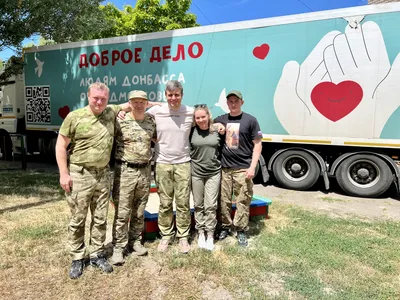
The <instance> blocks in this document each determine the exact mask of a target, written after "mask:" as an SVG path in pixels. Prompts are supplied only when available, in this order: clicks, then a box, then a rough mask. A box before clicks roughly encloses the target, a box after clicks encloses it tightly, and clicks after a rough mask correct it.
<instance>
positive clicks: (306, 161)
mask: <svg viewBox="0 0 400 300" xmlns="http://www.w3.org/2000/svg"><path fill="white" fill-rule="evenodd" d="M272 169H273V171H274V175H275V178H276V180H277V181H278V182H279V183H280V184H281V185H282V186H283V187H285V188H289V189H294V190H299V191H301V190H307V189H309V188H311V187H312V186H313V185H314V184H315V183H316V182H317V180H318V177H319V174H320V167H319V165H318V162H317V161H316V160H315V159H314V157H312V156H311V155H310V154H308V153H307V152H305V151H299V150H288V151H285V152H283V153H282V154H280V155H279V156H278V157H277V158H276V160H275V162H274V164H273V166H272Z"/></svg>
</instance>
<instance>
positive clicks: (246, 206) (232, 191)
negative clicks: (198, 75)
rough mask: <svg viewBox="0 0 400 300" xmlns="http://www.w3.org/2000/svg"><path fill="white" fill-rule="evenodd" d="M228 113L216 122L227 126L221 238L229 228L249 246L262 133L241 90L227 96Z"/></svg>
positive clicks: (224, 152) (222, 182)
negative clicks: (232, 216)
mask: <svg viewBox="0 0 400 300" xmlns="http://www.w3.org/2000/svg"><path fill="white" fill-rule="evenodd" d="M226 103H227V105H228V108H229V113H228V114H224V115H222V116H219V117H217V118H216V119H215V120H214V121H215V122H218V123H222V124H224V125H225V127H226V131H225V143H224V147H223V148H222V157H221V165H222V174H221V175H222V176H221V197H220V206H221V227H222V230H221V232H220V235H219V239H220V240H223V239H225V238H226V237H227V236H228V234H229V232H230V230H233V231H236V232H237V240H238V245H239V246H243V247H246V246H247V245H248V241H247V237H246V231H247V230H248V224H249V211H250V203H251V199H252V198H253V178H254V176H255V175H256V168H257V164H258V159H259V158H260V155H261V150H262V144H261V139H262V133H261V130H260V125H259V124H258V121H257V119H256V118H255V117H253V116H252V115H250V114H247V113H245V112H243V111H242V105H243V104H244V101H243V96H242V93H241V92H239V91H235V90H234V91H231V92H229V93H228V94H227V96H226ZM233 195H234V196H235V202H236V213H235V217H234V219H233V220H232V218H231V211H232V200H233Z"/></svg>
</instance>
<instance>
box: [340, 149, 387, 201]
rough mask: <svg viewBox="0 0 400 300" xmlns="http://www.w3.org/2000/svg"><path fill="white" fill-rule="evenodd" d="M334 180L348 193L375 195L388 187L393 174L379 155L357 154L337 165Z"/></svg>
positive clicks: (353, 194) (365, 195) (364, 195)
mask: <svg viewBox="0 0 400 300" xmlns="http://www.w3.org/2000/svg"><path fill="white" fill-rule="evenodd" d="M336 180H337V182H338V184H339V185H340V187H341V188H342V189H343V191H345V192H346V193H347V194H349V195H352V196H361V197H377V196H379V195H381V194H383V193H384V192H386V191H387V189H388V188H389V187H390V185H391V184H392V182H393V174H392V171H391V170H390V168H389V166H388V165H387V164H386V163H385V162H384V161H383V160H382V159H380V158H379V157H376V156H374V155H366V154H357V155H353V156H350V157H349V158H347V159H345V160H344V161H343V162H342V163H341V164H340V165H339V167H338V169H337V171H336Z"/></svg>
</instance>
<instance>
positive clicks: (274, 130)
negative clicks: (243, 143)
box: [0, 3, 400, 197]
mask: <svg viewBox="0 0 400 300" xmlns="http://www.w3.org/2000/svg"><path fill="white" fill-rule="evenodd" d="M399 28H400V3H388V4H380V5H369V6H363V7H353V8H346V9H337V10H329V11H321V12H312V13H305V14H298V15H289V16H283V17H275V18H267V19H259V20H251V21H245V22H235V23H227V24H219V25H211V26H201V27H195V28H187V29H181V30H175V31H165V32H157V33H150V34H140V35H130V36H123V37H115V38H107V39H98V40H90V41H83V42H75V43H68V44H57V45H48V46H40V47H33V48H30V49H27V50H25V52H24V62H25V67H24V74H23V75H18V76H14V77H13V78H10V79H9V80H8V81H6V82H2V83H0V86H1V93H0V97H1V100H0V101H1V102H0V113H1V115H0V140H1V137H3V141H4V140H7V139H8V140H9V135H10V134H18V133H19V134H22V135H23V136H24V137H26V143H27V149H26V151H27V153H28V154H31V153H42V154H44V155H45V156H46V157H50V156H54V146H55V141H56V135H57V132H58V130H59V127H60V125H61V123H62V121H63V119H64V118H65V117H66V115H67V114H68V113H69V112H70V111H73V110H75V109H77V108H80V107H83V106H85V105H87V88H88V86H89V85H90V84H91V83H93V82H96V81H100V82H104V83H105V84H107V85H108V86H109V88H110V100H109V103H110V104H117V103H123V102H126V101H127V100H128V99H127V95H128V93H129V91H130V90H133V89H140V90H144V91H146V92H147V93H148V96H149V100H150V101H161V102H163V101H166V99H165V96H164V88H165V84H166V82H167V81H168V80H170V79H175V80H178V81H180V82H181V83H182V84H183V86H184V97H183V103H185V104H186V105H190V106H193V105H195V104H200V103H204V104H207V105H208V107H209V108H210V110H211V112H212V114H213V116H214V117H216V116H218V115H221V114H224V113H227V112H228V107H227V104H226V93H227V92H228V91H229V90H233V89H235V90H240V91H241V92H242V93H243V98H244V99H243V100H244V106H243V110H244V111H245V112H247V113H250V114H252V115H253V116H255V117H256V118H257V119H258V121H259V123H260V127H261V131H262V133H263V139H262V141H263V152H262V156H263V158H264V161H265V166H266V168H267V169H268V171H269V172H270V173H273V175H274V177H275V178H276V180H277V181H278V183H279V184H280V185H281V186H283V187H285V188H289V189H295V190H307V189H310V188H312V187H313V186H314V185H315V184H316V182H317V181H318V179H319V178H322V179H323V181H324V185H325V188H326V189H329V185H330V181H331V180H332V179H333V178H334V179H336V180H337V182H338V183H339V185H340V187H341V188H342V189H343V191H344V192H345V193H347V194H349V195H355V196H363V197H377V196H379V195H381V194H382V193H384V192H385V191H386V190H388V189H389V187H390V186H391V185H392V184H395V186H396V187H397V189H398V188H399V186H400V185H399V180H400V171H399V167H398V165H399V162H400V159H399V149H400V130H399V120H400V109H398V108H399V104H400V56H399V52H400V38H399V33H398V30H399ZM239 130H240V129H239ZM226 134H228V135H229V134H235V133H234V132H227V133H226ZM9 144H10V143H4V142H3V143H0V148H1V152H2V153H7V152H8V154H9V155H8V156H10V153H9V152H12V151H15V148H16V147H15V145H13V146H7V145H9Z"/></svg>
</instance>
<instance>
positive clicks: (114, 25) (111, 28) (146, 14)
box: [89, 0, 198, 38]
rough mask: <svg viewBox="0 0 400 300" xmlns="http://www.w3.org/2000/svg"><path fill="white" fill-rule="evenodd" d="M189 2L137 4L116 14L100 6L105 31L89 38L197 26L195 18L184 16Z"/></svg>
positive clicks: (108, 6)
mask: <svg viewBox="0 0 400 300" xmlns="http://www.w3.org/2000/svg"><path fill="white" fill-rule="evenodd" d="M191 4H192V1H191V0H179V1H177V0H166V1H165V3H161V2H160V1H159V0H138V1H137V2H136V5H135V7H132V6H131V5H125V6H124V8H123V10H119V9H118V8H117V7H115V5H114V4H112V3H108V4H106V5H104V6H101V10H102V11H103V12H104V14H105V15H106V20H107V29H105V30H102V31H98V32H97V33H96V34H94V35H91V36H89V38H107V37H114V36H124V35H130V34H139V33H149V32H158V31H164V30H173V29H180V28H188V27H194V26H198V24H197V23H196V15H194V14H192V13H188V10H189V8H190V5H191Z"/></svg>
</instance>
